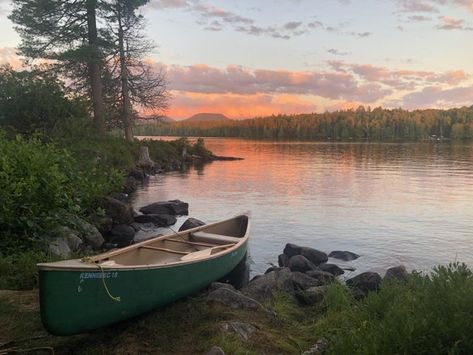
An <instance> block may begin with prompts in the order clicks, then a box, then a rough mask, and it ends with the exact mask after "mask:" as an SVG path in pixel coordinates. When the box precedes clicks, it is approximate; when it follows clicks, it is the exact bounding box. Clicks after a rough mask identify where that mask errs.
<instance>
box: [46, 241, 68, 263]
mask: <svg viewBox="0 0 473 355" xmlns="http://www.w3.org/2000/svg"><path fill="white" fill-rule="evenodd" d="M48 251H49V252H50V253H51V254H52V255H55V256H59V257H61V258H68V257H69V255H70V254H71V248H69V245H68V243H67V241H66V240H65V239H64V238H56V239H54V240H52V241H51V242H50V243H49V245H48Z"/></svg>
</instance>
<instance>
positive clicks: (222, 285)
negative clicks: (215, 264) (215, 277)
mask: <svg viewBox="0 0 473 355" xmlns="http://www.w3.org/2000/svg"><path fill="white" fill-rule="evenodd" d="M219 288H227V289H229V290H232V291H236V290H235V287H233V285H230V284H227V283H225V282H212V283H211V284H210V286H209V291H210V292H212V291H215V290H218V289H219Z"/></svg>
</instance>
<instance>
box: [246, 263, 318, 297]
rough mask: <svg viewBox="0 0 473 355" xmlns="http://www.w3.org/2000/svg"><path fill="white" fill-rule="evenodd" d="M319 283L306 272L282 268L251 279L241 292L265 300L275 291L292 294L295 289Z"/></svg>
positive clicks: (306, 287)
mask: <svg viewBox="0 0 473 355" xmlns="http://www.w3.org/2000/svg"><path fill="white" fill-rule="evenodd" d="M319 284H320V283H319V282H318V281H317V280H316V279H313V278H312V277H310V276H308V275H306V274H303V273H301V272H291V270H290V269H289V268H284V269H282V270H280V271H273V272H270V273H268V274H265V275H261V276H259V277H258V278H255V279H253V280H252V281H250V283H249V284H248V285H246V286H245V287H244V288H243V289H242V290H241V292H242V293H243V294H245V295H247V296H249V297H251V298H254V299H255V300H257V301H259V302H265V301H266V300H268V299H270V298H272V297H273V295H274V293H276V292H286V293H289V294H294V293H295V292H296V291H297V290H305V289H308V288H309V287H312V286H318V285H319Z"/></svg>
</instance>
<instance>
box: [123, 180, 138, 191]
mask: <svg viewBox="0 0 473 355" xmlns="http://www.w3.org/2000/svg"><path fill="white" fill-rule="evenodd" d="M139 184H140V182H139V181H138V180H136V179H135V178H134V177H133V176H128V177H127V178H126V180H125V184H124V185H123V191H124V192H125V193H127V194H129V193H132V192H134V191H136V189H137V188H138V186H139Z"/></svg>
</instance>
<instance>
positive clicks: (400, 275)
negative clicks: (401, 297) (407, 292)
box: [384, 265, 409, 281]
mask: <svg viewBox="0 0 473 355" xmlns="http://www.w3.org/2000/svg"><path fill="white" fill-rule="evenodd" d="M408 277H409V273H408V272H407V270H406V267H405V266H404V265H399V266H395V267H392V268H389V269H388V270H386V275H384V279H385V280H393V279H396V280H402V281H405V280H407V278H408Z"/></svg>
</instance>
